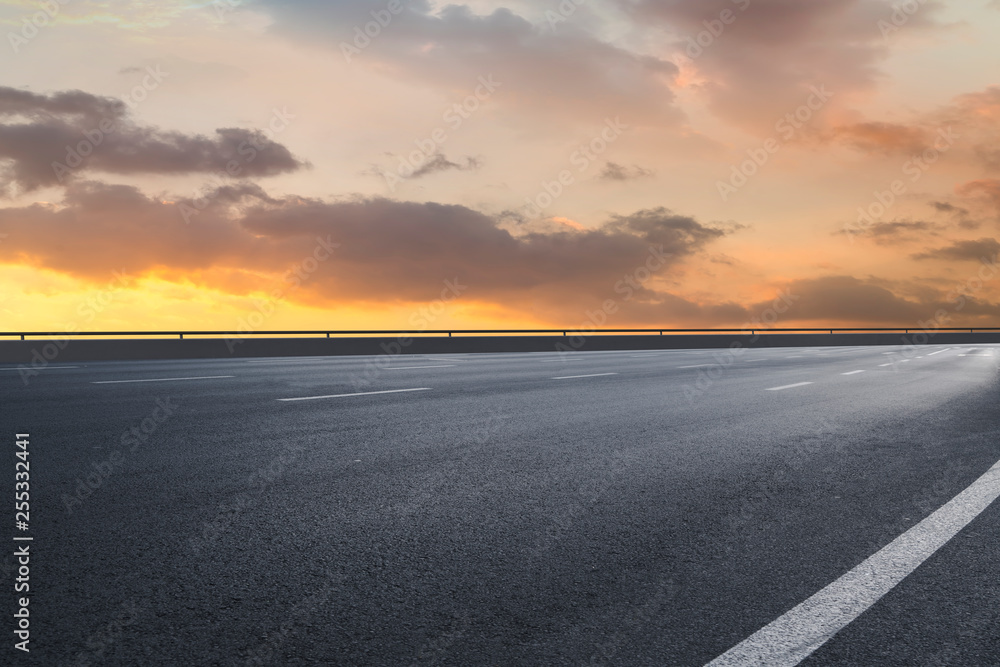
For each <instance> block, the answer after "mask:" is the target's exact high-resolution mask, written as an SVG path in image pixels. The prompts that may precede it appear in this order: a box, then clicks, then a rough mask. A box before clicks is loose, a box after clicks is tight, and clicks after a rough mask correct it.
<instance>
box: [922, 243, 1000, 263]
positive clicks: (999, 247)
mask: <svg viewBox="0 0 1000 667" xmlns="http://www.w3.org/2000/svg"><path fill="white" fill-rule="evenodd" d="M998 254H1000V243H998V242H997V240H996V239H991V238H982V239H977V240H975V241H955V242H954V243H952V244H951V245H950V246H946V247H944V248H935V249H933V250H927V251H925V252H922V253H919V254H916V255H913V258H914V259H942V260H947V261H973V262H978V261H982V260H992V259H995V258H996V257H997V255H998Z"/></svg>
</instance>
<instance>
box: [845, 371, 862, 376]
mask: <svg viewBox="0 0 1000 667" xmlns="http://www.w3.org/2000/svg"><path fill="white" fill-rule="evenodd" d="M858 373H864V371H851V372H850V373H841V375H857V374H858Z"/></svg>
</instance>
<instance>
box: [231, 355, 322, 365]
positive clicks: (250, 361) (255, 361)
mask: <svg viewBox="0 0 1000 667" xmlns="http://www.w3.org/2000/svg"><path fill="white" fill-rule="evenodd" d="M318 359H329V360H331V361H332V360H333V359H334V357H287V358H285V359H246V360H244V361H245V363H248V364H287V363H288V362H289V361H316V360H318Z"/></svg>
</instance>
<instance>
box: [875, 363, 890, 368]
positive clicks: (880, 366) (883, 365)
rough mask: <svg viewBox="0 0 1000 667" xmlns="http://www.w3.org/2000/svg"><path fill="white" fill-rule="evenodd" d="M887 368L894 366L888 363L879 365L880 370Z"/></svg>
mask: <svg viewBox="0 0 1000 667" xmlns="http://www.w3.org/2000/svg"><path fill="white" fill-rule="evenodd" d="M886 366H892V364H891V363H888V364H879V365H878V367H879V368H885V367H886Z"/></svg>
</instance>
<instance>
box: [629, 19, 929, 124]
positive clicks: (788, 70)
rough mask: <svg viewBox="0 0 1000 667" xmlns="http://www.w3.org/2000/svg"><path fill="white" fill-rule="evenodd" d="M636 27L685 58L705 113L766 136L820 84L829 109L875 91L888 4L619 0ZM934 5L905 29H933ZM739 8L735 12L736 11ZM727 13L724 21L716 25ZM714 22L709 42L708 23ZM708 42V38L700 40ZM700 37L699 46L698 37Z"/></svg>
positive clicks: (884, 47) (885, 50)
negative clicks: (669, 42) (654, 31)
mask: <svg viewBox="0 0 1000 667" xmlns="http://www.w3.org/2000/svg"><path fill="white" fill-rule="evenodd" d="M617 2H618V4H619V5H620V6H621V7H622V8H624V9H625V10H626V11H627V12H629V13H630V14H631V16H632V17H633V20H634V21H635V22H636V24H637V25H640V26H644V27H650V26H653V27H656V28H658V29H659V30H661V31H662V32H663V33H665V34H666V35H667V36H668V38H669V37H670V36H676V37H674V39H675V40H676V41H675V42H674V48H675V49H676V51H677V52H678V53H684V54H686V56H687V57H688V58H689V59H690V67H692V68H694V69H695V70H696V71H697V73H698V76H697V77H695V78H694V81H695V83H692V84H691V85H693V86H696V87H697V88H698V89H700V90H701V92H703V93H704V95H705V96H706V97H707V99H708V102H709V105H710V108H711V109H712V111H713V112H714V113H716V114H717V115H718V116H720V117H722V118H724V119H726V120H728V121H730V122H731V123H733V124H735V125H738V126H741V127H744V128H746V129H748V130H751V131H754V132H758V133H771V132H773V131H774V125H775V123H776V122H777V121H778V120H779V119H780V118H782V117H784V116H785V114H787V113H789V112H793V111H795V109H797V108H798V107H799V106H800V105H802V104H803V103H804V102H805V101H806V98H807V97H808V95H809V89H810V87H811V86H825V87H826V88H828V89H829V90H830V91H831V92H832V93H833V95H834V100H833V102H832V103H831V104H832V106H833V107H838V106H839V107H841V108H843V107H845V105H846V104H847V103H848V102H850V101H851V100H855V99H859V98H860V97H861V96H862V95H866V94H868V93H869V92H871V91H872V90H874V89H875V87H876V85H877V83H878V82H879V80H880V77H881V73H880V71H879V69H878V65H879V64H880V63H881V61H883V60H884V59H885V58H886V57H887V56H888V54H889V43H888V42H887V41H886V40H885V39H884V38H883V37H882V35H881V34H880V31H879V29H878V27H877V24H878V21H879V20H880V19H889V18H890V17H891V15H892V12H893V7H892V4H891V3H890V2H888V1H886V0H811V1H810V2H802V1H801V0H752V2H734V1H733V0H617ZM941 7H942V3H940V2H933V1H930V2H923V3H921V8H920V11H919V12H917V13H916V14H915V15H913V16H911V17H910V18H909V20H908V22H907V24H906V26H905V29H906V30H908V31H909V30H920V29H926V28H929V27H932V26H934V25H936V24H935V23H934V22H933V16H934V14H935V13H936V12H937V11H938V10H939V9H941ZM741 8H742V9H741ZM723 12H730V15H727V16H731V17H732V19H731V20H730V21H729V22H728V25H727V24H724V23H722V21H720V16H722V14H723ZM709 24H712V25H714V30H715V32H716V33H717V35H716V36H713V35H712V33H711V32H709V31H708V25H709ZM705 35H707V37H708V39H705V38H704V36H705ZM699 36H701V42H702V43H704V44H706V45H701V44H699V43H698V42H697V41H692V40H696V39H698V38H699Z"/></svg>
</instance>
